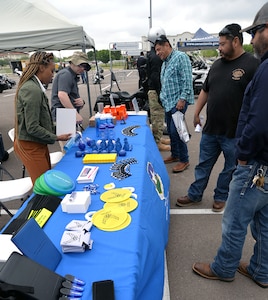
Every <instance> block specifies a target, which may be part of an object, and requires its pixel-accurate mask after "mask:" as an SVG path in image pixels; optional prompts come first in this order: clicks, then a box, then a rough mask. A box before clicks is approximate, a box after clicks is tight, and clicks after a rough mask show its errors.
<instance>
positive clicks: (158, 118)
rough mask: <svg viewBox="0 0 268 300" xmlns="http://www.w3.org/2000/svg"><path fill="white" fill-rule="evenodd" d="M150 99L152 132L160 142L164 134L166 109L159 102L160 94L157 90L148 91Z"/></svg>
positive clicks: (157, 141)
mask: <svg viewBox="0 0 268 300" xmlns="http://www.w3.org/2000/svg"><path fill="white" fill-rule="evenodd" d="M148 100H149V108H150V121H151V125H152V133H153V136H154V139H155V141H156V143H159V142H160V139H161V137H162V135H163V129H164V121H165V111H164V108H163V107H162V106H161V105H160V104H159V102H158V95H157V92H156V91H155V90H149V91H148Z"/></svg>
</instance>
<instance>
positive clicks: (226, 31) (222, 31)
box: [219, 27, 234, 37]
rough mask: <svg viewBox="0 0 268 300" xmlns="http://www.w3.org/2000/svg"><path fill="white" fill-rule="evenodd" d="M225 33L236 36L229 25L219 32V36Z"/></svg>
mask: <svg viewBox="0 0 268 300" xmlns="http://www.w3.org/2000/svg"><path fill="white" fill-rule="evenodd" d="M223 35H228V36H232V37H234V35H233V33H232V32H231V31H230V30H229V29H228V28H227V27H224V28H223V29H222V30H221V31H220V32H219V36H223Z"/></svg>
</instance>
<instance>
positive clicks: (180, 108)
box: [176, 99, 185, 110]
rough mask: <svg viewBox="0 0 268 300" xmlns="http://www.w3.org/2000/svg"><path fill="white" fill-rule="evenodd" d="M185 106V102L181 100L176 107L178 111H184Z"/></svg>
mask: <svg viewBox="0 0 268 300" xmlns="http://www.w3.org/2000/svg"><path fill="white" fill-rule="evenodd" d="M184 106H185V100H182V99H180V100H179V101H178V103H177V105H176V108H177V110H183V109H184Z"/></svg>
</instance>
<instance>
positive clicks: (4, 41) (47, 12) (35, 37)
mask: <svg viewBox="0 0 268 300" xmlns="http://www.w3.org/2000/svg"><path fill="white" fill-rule="evenodd" d="M0 7H1V11H2V13H1V27H0V52H12V51H18V52H20V51H22V52H32V51H37V50H49V51H60V50H72V49H82V50H85V49H90V48H95V43H94V40H93V39H92V38H91V37H89V36H88V35H87V34H86V32H85V31H84V30H83V27H82V26H78V25H76V24H73V23H71V22H70V21H69V20H68V19H67V18H65V17H64V16H63V15H62V14H60V13H59V12H58V11H57V10H56V9H55V8H54V7H53V6H51V5H50V4H49V3H48V2H46V1H45V0H8V1H7V0H0Z"/></svg>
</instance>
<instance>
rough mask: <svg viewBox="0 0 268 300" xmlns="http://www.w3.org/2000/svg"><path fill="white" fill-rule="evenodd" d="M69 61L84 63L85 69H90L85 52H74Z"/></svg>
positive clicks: (77, 63) (78, 63) (76, 63)
mask: <svg viewBox="0 0 268 300" xmlns="http://www.w3.org/2000/svg"><path fill="white" fill-rule="evenodd" d="M70 62H71V63H73V64H74V65H77V66H78V65H81V64H83V65H86V66H87V67H85V70H86V71H89V70H90V69H91V67H90V64H89V61H88V57H87V55H86V53H84V52H79V51H77V52H74V54H73V56H72V57H71V59H70Z"/></svg>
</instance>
